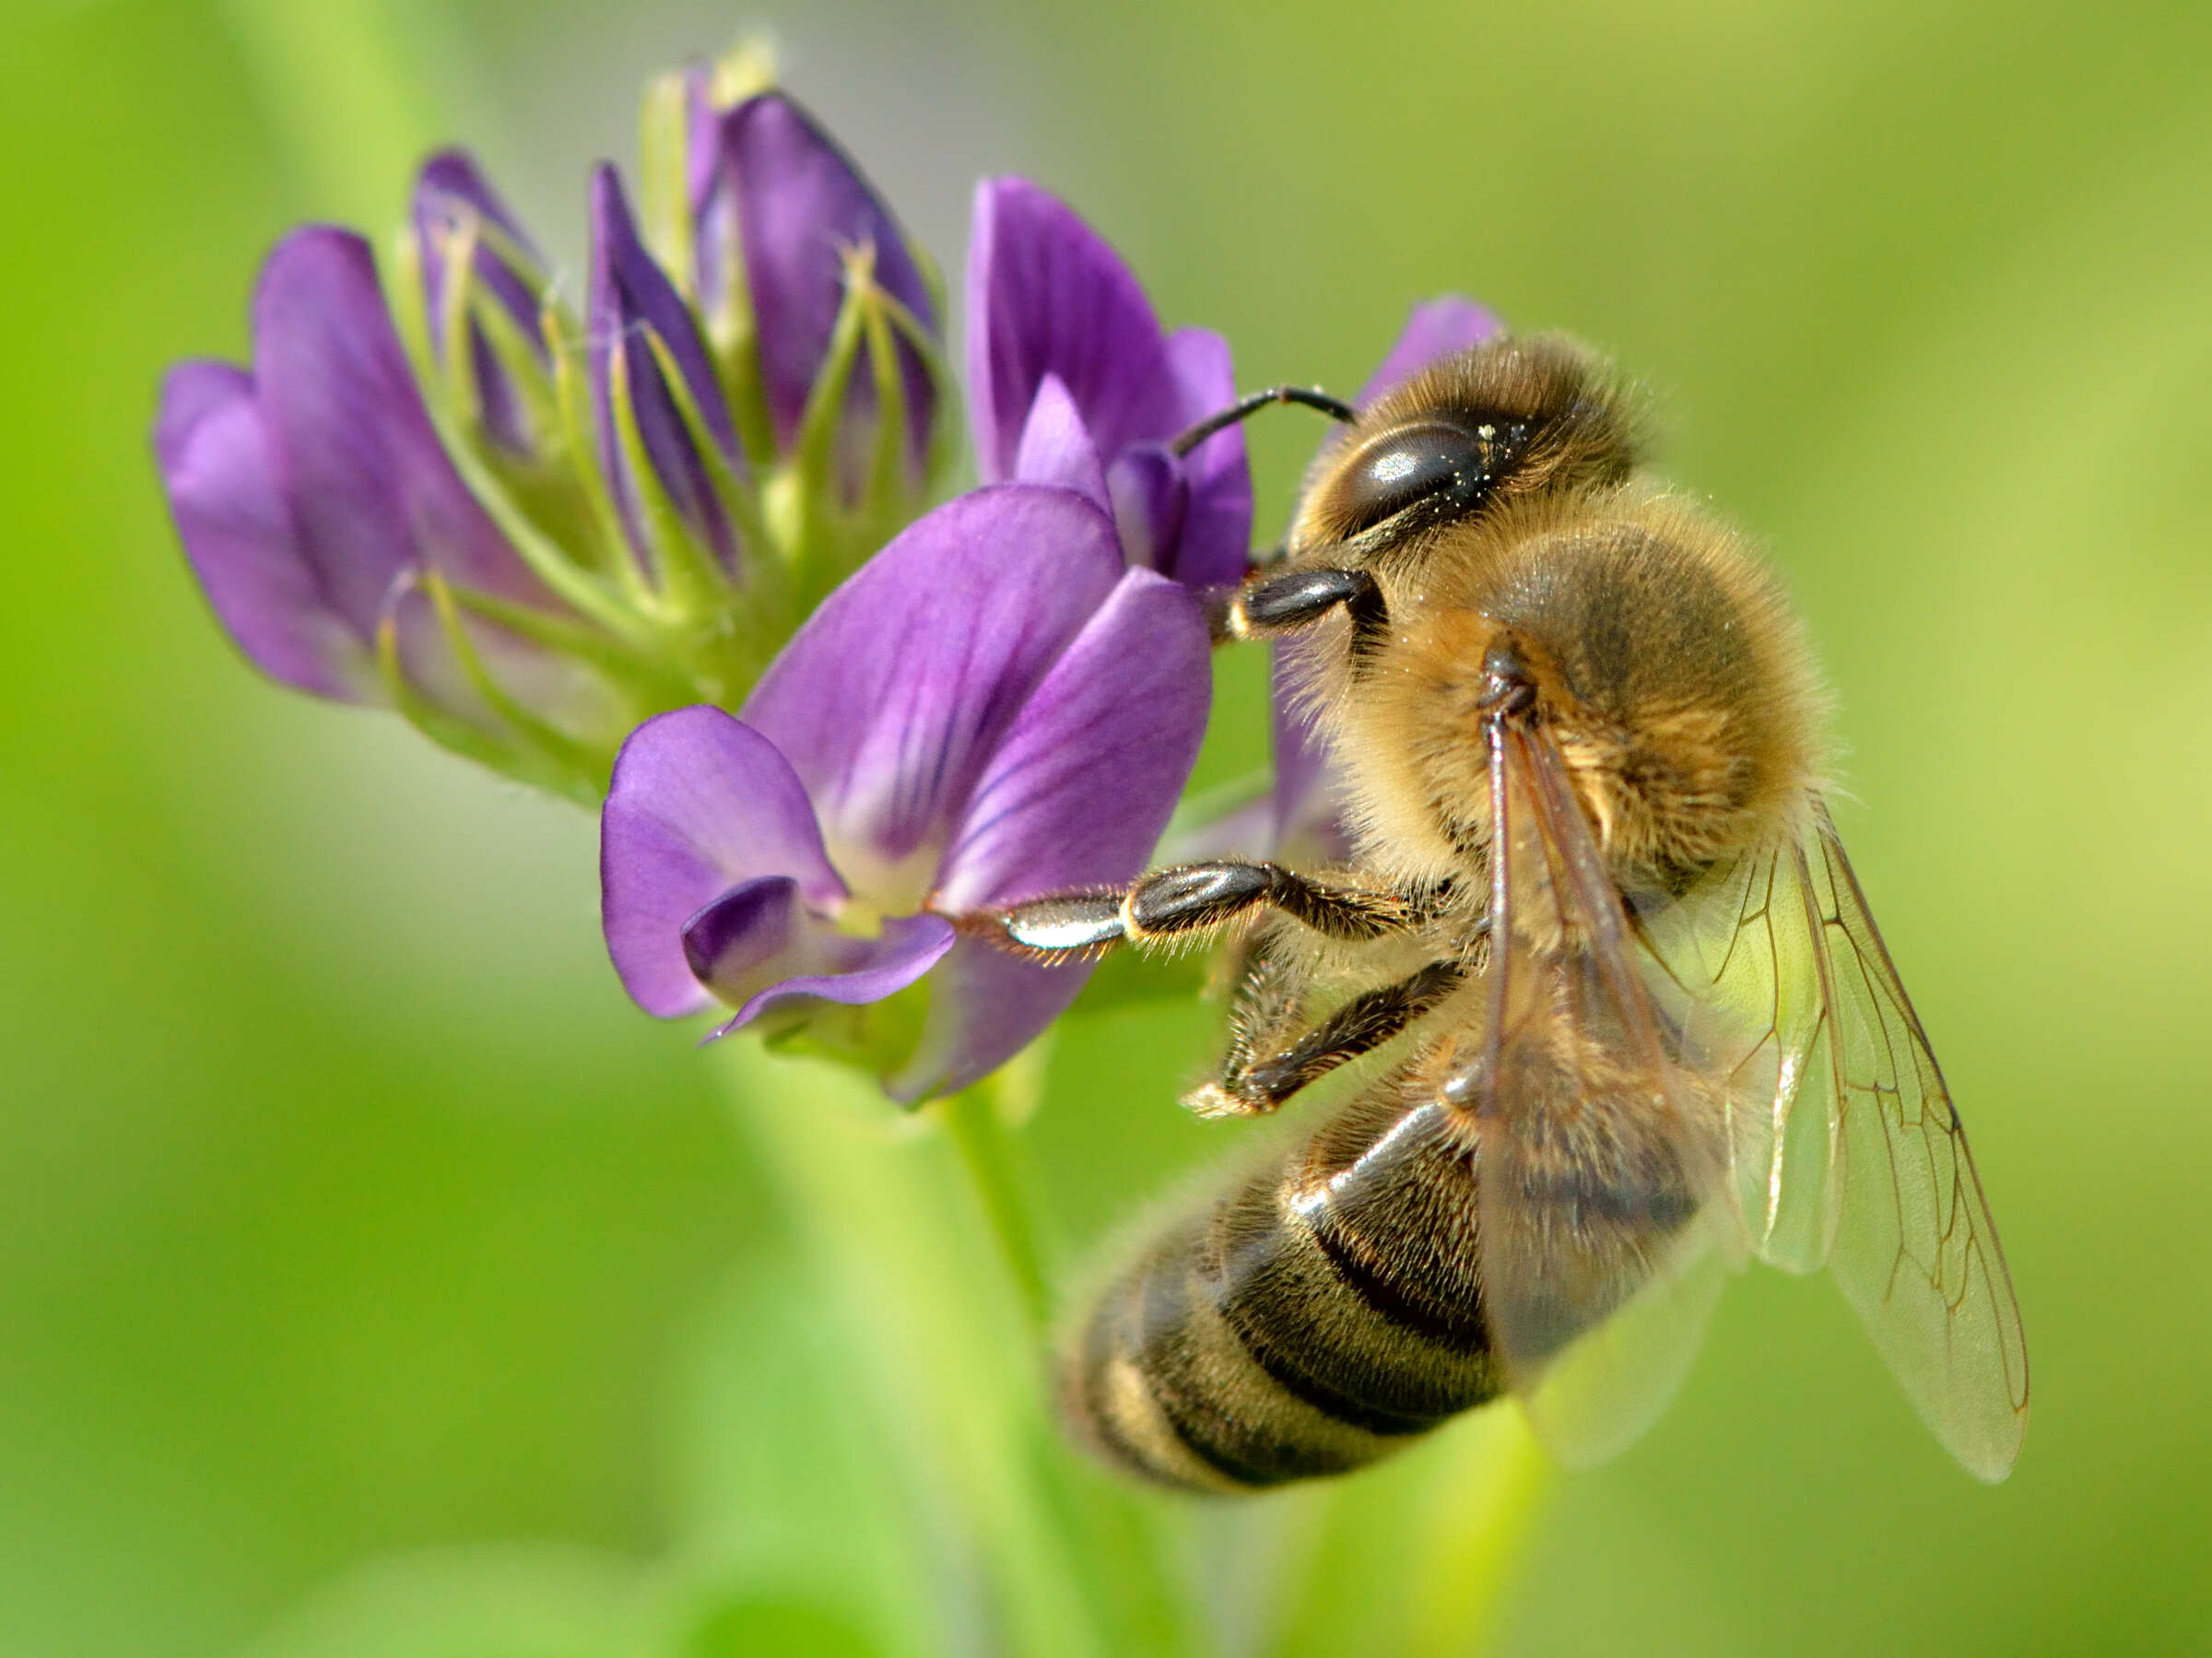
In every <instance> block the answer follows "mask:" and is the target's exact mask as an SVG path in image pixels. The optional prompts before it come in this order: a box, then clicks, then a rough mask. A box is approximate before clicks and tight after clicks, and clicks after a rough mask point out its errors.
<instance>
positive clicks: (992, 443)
mask: <svg viewBox="0 0 2212 1658" xmlns="http://www.w3.org/2000/svg"><path fill="white" fill-rule="evenodd" d="M967 320H968V347H967V351H968V362H967V380H968V406H969V413H970V417H971V421H972V423H973V425H974V429H975V434H974V435H975V452H976V466H977V469H978V471H980V472H981V474H982V476H983V478H984V480H985V481H986V482H994V481H997V480H999V479H1016V480H1018V481H1021V482H1024V483H1052V484H1061V485H1065V486H1066V487H1068V488H1074V489H1078V490H1080V491H1082V492H1083V493H1084V494H1086V495H1088V496H1089V497H1090V498H1091V499H1092V500H1096V501H1098V502H1099V504H1100V506H1102V507H1103V508H1105V509H1106V511H1108V512H1111V513H1112V515H1113V520H1114V524H1115V527H1116V529H1117V531H1118V533H1119V535H1120V536H1121V541H1122V547H1123V549H1124V554H1125V555H1126V557H1127V559H1128V560H1129V562H1130V564H1131V565H1132V566H1136V567H1141V568H1144V569H1147V570H1159V572H1160V573H1161V574H1163V575H1167V576H1171V577H1173V578H1174V579H1175V580H1176V581H1178V582H1183V583H1184V584H1186V585H1188V586H1193V587H1208V586H1222V585H1228V584H1230V583H1233V582H1239V581H1241V580H1242V579H1243V576H1244V571H1245V569H1246V568H1247V565H1248V562H1249V560H1250V557H1251V550H1252V475H1251V472H1250V470H1249V469H1248V467H1247V465H1246V463H1245V454H1244V435H1243V433H1242V432H1241V430H1239V429H1236V428H1234V427H1231V428H1230V429H1226V430H1224V431H1220V432H1217V433H1215V434H1214V435H1213V436H1212V437H1210V438H1208V439H1206V441H1204V442H1203V443H1200V444H1199V445H1198V446H1197V447H1196V448H1195V449H1194V450H1193V451H1192V452H1191V453H1189V454H1187V455H1178V454H1176V453H1174V451H1173V449H1172V447H1171V444H1172V441H1173V440H1174V439H1175V438H1176V437H1177V436H1178V435H1179V434H1180V433H1182V432H1183V431H1185V430H1187V429H1190V428H1191V427H1193V426H1195V425H1196V424H1197V423H1198V422H1199V421H1201V420H1203V419H1205V418H1206V417H1207V416H1209V415H1214V414H1218V412H1220V411H1221V410H1222V409H1225V408H1227V407H1228V406H1230V404H1232V403H1234V402H1235V401H1236V398H1237V387H1236V379H1235V375H1234V373H1233V371H1232V370H1231V368H1230V351H1229V343H1228V341H1226V340H1224V339H1223V338H1222V337H1221V336H1220V335H1218V334H1215V333H1213V332H1211V331H1210V330H1207V329H1203V328H1183V329H1179V330H1177V331H1176V332H1175V333H1173V334H1170V333H1167V332H1166V331H1165V330H1163V329H1162V328H1161V327H1160V325H1159V318H1158V317H1157V316H1156V315H1155V314H1154V312H1153V310H1152V304H1151V301H1150V300H1147V298H1146V297H1145V290H1144V288H1143V287H1142V286H1141V285H1140V284H1139V283H1138V282H1137V279H1136V277H1135V275H1134V274H1133V273H1132V272H1131V271H1130V269H1129V267H1128V266H1127V265H1124V264H1123V263H1122V259H1121V256H1120V255H1119V254H1118V253H1115V252H1114V251H1113V249H1112V246H1111V245H1109V244H1108V242H1107V241H1106V240H1105V238H1103V237H1102V236H1100V234H1099V233H1098V232H1097V231H1096V230H1094V229H1091V228H1090V226H1088V224H1086V223H1084V221H1083V220H1082V219H1081V218H1079V217H1078V216H1077V214H1076V212H1075V210H1074V209H1073V208H1071V207H1069V206H1067V205H1066V204H1065V202H1062V201H1060V200H1059V199H1058V198H1057V197H1055V196H1053V195H1052V194H1048V193H1047V192H1045V191H1044V190H1041V189H1040V188H1039V187H1038V186H1037V185H1035V184H1032V183H1030V182H1028V181H1027V180H1025V179H1011V178H1006V179H986V180H984V181H983V182H982V183H981V184H979V185H978V186H977V187H976V193H975V217H974V220H973V223H972V227H971V231H970V237H969V244H968V305H967Z"/></svg>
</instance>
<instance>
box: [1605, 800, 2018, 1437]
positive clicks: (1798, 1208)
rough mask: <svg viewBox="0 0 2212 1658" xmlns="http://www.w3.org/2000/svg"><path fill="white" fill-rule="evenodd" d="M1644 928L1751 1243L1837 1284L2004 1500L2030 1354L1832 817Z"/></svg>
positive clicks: (1927, 1416)
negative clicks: (1720, 1102) (1710, 1098)
mask: <svg viewBox="0 0 2212 1658" xmlns="http://www.w3.org/2000/svg"><path fill="white" fill-rule="evenodd" d="M1639 925H1640V927H1641V931H1642V933H1643V935H1644V937H1645V940H1646V942H1647V944H1648V945H1649V946H1650V947H1651V951H1652V954H1653V957H1655V958H1656V959H1657V961H1658V963H1659V964H1660V966H1661V967H1662V969H1663V972H1662V973H1660V974H1657V975H1654V981H1653V982H1654V988H1655V990H1656V991H1657V994H1658V995H1659V997H1660V1000H1661V1001H1662V1003H1663V1004H1664V1005H1665V1006H1666V1007H1667V1008H1668V1010H1669V1014H1670V1017H1674V1018H1676V1019H1677V1021H1678V1024H1679V1028H1680V1029H1681V1030H1682V1032H1683V1039H1682V1044H1681V1046H1682V1052H1683V1053H1684V1055H1685V1063H1686V1064H1689V1065H1690V1066H1692V1067H1693V1068H1695V1069H1697V1070H1698V1071H1699V1072H1700V1074H1703V1075H1706V1076H1712V1077H1714V1078H1715V1079H1716V1080H1718V1082H1719V1083H1720V1086H1721V1088H1722V1091H1723V1099H1724V1103H1725V1105H1726V1108H1727V1111H1726V1115H1727V1123H1728V1159H1729V1167H1730V1173H1731V1182H1732V1185H1733V1187H1734V1191H1735V1199H1736V1205H1737V1209H1738V1212H1739V1213H1740V1214H1741V1216H1742V1217H1743V1222H1744V1231H1745V1238H1746V1241H1747V1244H1748V1246H1749V1247H1750V1249H1751V1251H1752V1252H1753V1253H1755V1254H1757V1255H1758V1256H1759V1257H1760V1258H1761V1259H1762V1260H1766V1261H1771V1262H1772V1263H1774V1264H1777V1265H1780V1266H1785V1267H1789V1268H1791V1269H1792V1270H1794V1271H1798V1272H1809V1271H1811V1270H1813V1269H1815V1268H1817V1267H1819V1266H1821V1265H1824V1264H1825V1265H1827V1266H1829V1267H1830V1268H1831V1269H1832V1270H1833V1271H1834V1273H1835V1276H1836V1280H1837V1283H1838V1284H1839V1286H1840V1287H1841V1288H1842V1291H1843V1294H1844V1297H1845V1299H1848V1300H1849V1301H1850V1302H1851V1304H1852V1306H1853V1310H1855V1311H1857V1313H1858V1315H1859V1318H1860V1321H1861V1322H1862V1323H1864V1324H1865V1327H1866V1330H1867V1333H1868V1335H1871V1336H1872V1338H1873V1340H1874V1344H1875V1346H1876V1347H1877V1349H1878V1350H1879V1351H1880V1353H1881V1355H1882V1357H1883V1358H1884V1359H1885V1360H1886V1361H1887V1362H1888V1366H1889V1368H1890V1370H1892V1371H1893V1372H1895V1374H1896V1376H1897V1378H1898V1380H1899V1382H1900V1383H1901V1384H1902V1385H1903V1387H1904V1390H1905V1393H1906V1394H1907V1396H1908V1397H1909V1398H1911V1400H1912V1405H1913V1408H1914V1409H1916V1410H1917V1411H1918V1412H1919V1413H1920V1416H1921V1418H1922V1419H1923V1420H1924V1421H1925V1422H1926V1423H1927V1425H1928V1427H1929V1429H1930V1430H1931V1431H1933V1432H1934V1433H1935V1437H1936V1438H1937V1439H1938V1440H1942V1441H1943V1443H1944V1445H1945V1447H1946V1448H1947V1450H1949V1452H1951V1454H1952V1455H1954V1456H1956V1457H1957V1458H1958V1459H1959V1462H1960V1463H1961V1464H1964V1465H1965V1466H1966V1467H1967V1468H1968V1469H1969V1470H1970V1471H1971V1472H1972V1473H1973V1474H1975V1475H1977V1476H1980V1477H1981V1478H1983V1479H1990V1480H1994V1479H2002V1478H2003V1477H2004V1476H2005V1475H2006V1473H2007V1472H2008V1471H2009V1470H2010V1469H2011V1466H2012V1463H2013V1459H2014V1457H2015V1456H2016V1455H2018V1452H2019V1445H2020V1436H2021V1434H2022V1432H2023V1430H2024V1429H2025V1428H2026V1425H2027V1414H2028V1353H2027V1347H2026V1345H2025V1343H2024V1341H2023V1339H2022V1336H2021V1333H2020V1314H2019V1308H2018V1304H2017V1303H2016V1302H2015V1301H2014V1299H2013V1293H2012V1278H2011V1275H2010V1274H2009V1273H2008V1272H2007V1271H2006V1266H2005V1257H2004V1254H2003V1253H2002V1252H2001V1251H2000V1250H1999V1249H1998V1246H1997V1232H1996V1226H1995V1223H1994V1221H1993V1220H1992V1219H1991V1218H1990V1214H1989V1205H1988V1202H1987V1200H1986V1199H1984V1197H1983V1194H1982V1182H1981V1180H1980V1178H1979V1177H1978V1176H1977V1175H1976V1174H1975V1172H1974V1164H1973V1158H1972V1157H1971V1155H1970V1154H1969V1152H1968V1150H1967V1144H1966V1130H1965V1128H1964V1127H1963V1125H1961V1123H1959V1113H1958V1112H1957V1111H1955V1110H1954V1109H1953V1108H1952V1105H1951V1097H1950V1090H1949V1089H1948V1088H1946V1087H1945V1085H1944V1080H1943V1073H1942V1071H1941V1070H1940V1069H1939V1068H1938V1067H1937V1065H1936V1064H1935V1054H1934V1052H1932V1051H1931V1050H1930V1049H1929V1046H1928V1039H1927V1033H1926V1032H1925V1031H1924V1030H1923V1029H1921V1024H1920V1018H1919V1016H1918V1015H1916V1014H1915V1013H1914V1012H1913V1011H1912V1003H1911V1002H1910V1001H1909V1000H1907V998H1906V996H1905V991H1904V986H1903V985H1901V984H1900V983H1899V982H1898V977H1897V969H1896V967H1895V966H1894V965H1892V963H1891V962H1890V959H1889V952H1888V949H1887V948H1886V947H1884V946H1883V944H1882V937H1881V934H1880V933H1879V932H1878V931H1877V929H1876V927H1875V924H1874V918H1873V917H1872V916H1871V915H1869V914H1868V913H1867V910H1866V900H1865V894H1864V893H1862V892H1861V891H1860V889H1859V884H1858V879H1857V877H1856V876H1853V874H1852V869H1851V863H1850V860H1849V859H1847V858H1846V857H1845V856H1844V855H1843V847H1842V844H1841V841H1838V840H1837V838H1836V830H1835V826H1834V824H1833V823H1832V822H1831V821H1830V818H1829V816H1828V810H1827V808H1826V806H1825V805H1820V804H1819V803H1818V802H1816V803H1815V804H1814V806H1813V809H1812V812H1811V815H1810V821H1809V823H1808V826H1807V828H1806V830H1805V833H1804V835H1803V837H1802V839H1800V840H1797V841H1792V842H1789V843H1786V844H1782V845H1779V846H1776V847H1774V848H1771V849H1769V850H1766V851H1763V852H1761V853H1757V854H1755V855H1753V856H1749V857H1747V858H1744V859H1741V860H1739V861H1738V862H1737V864H1735V866H1734V867H1732V868H1729V869H1726V870H1723V871H1719V872H1716V874H1715V875H1714V876H1712V877H1711V878H1709V879H1708V881H1707V882H1706V883H1704V884H1703V885H1702V886H1700V888H1698V889H1697V890H1695V891H1693V892H1692V893H1690V894H1689V895H1688V897H1687V898H1685V899H1684V900H1679V901H1677V902H1675V903H1671V904H1668V903H1662V904H1659V905H1656V906H1654V907H1653V908H1652V909H1651V910H1649V911H1647V912H1646V913H1645V914H1644V915H1642V916H1641V918H1640V920H1639Z"/></svg>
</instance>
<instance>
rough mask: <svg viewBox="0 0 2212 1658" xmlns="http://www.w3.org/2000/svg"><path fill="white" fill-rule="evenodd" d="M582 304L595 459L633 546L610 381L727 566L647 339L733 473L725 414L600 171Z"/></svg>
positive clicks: (640, 532) (723, 523) (610, 182)
mask: <svg viewBox="0 0 2212 1658" xmlns="http://www.w3.org/2000/svg"><path fill="white" fill-rule="evenodd" d="M590 286H591V292H590V296H589V299H588V301H587V311H588V323H587V328H588V333H589V346H588V352H589V356H590V359H591V380H592V393H593V400H594V407H595V409H596V411H597V414H598V422H599V443H600V453H601V455H602V456H603V458H604V459H605V461H606V471H607V477H608V481H609V484H610V485H611V487H612V489H613V493H614V496H615V500H616V504H617V505H618V507H619V508H620V509H621V512H622V514H623V517H624V519H625V521H626V522H627V523H628V524H629V530H630V534H631V535H632V536H633V537H634V538H635V539H636V542H637V546H638V549H639V552H640V553H641V555H644V554H647V553H649V551H650V548H649V547H647V545H646V540H645V532H644V519H643V512H642V509H641V506H640V504H639V497H638V483H637V480H635V479H633V478H632V477H631V476H629V463H628V461H627V459H626V458H625V456H624V455H623V453H622V446H621V443H620V441H619V439H618V435H617V429H616V422H615V405H614V395H613V390H612V382H613V376H614V375H616V374H620V375H622V376H623V379H624V384H625V385H626V387H627V388H628V390H629V398H630V406H631V408H632V410H633V411H634V412H635V415H636V417H637V423H638V433H639V436H640V438H641V440H642V441H643V443H644V448H645V454H646V458H647V460H648V461H649V462H650V463H651V464H652V466H653V473H654V476H656V477H657V478H658V479H659V481H660V484H661V487H662V488H664V489H665V490H666V491H667V492H668V496H669V499H670V500H672V501H674V502H675V504H676V509H677V512H680V513H681V514H682V515H683V517H684V519H685V520H686V522H687V523H689V524H690V525H691V526H692V528H693V529H694V530H695V531H696V532H697V533H698V534H699V535H700V536H701V537H702V538H704V539H705V540H706V542H707V543H708V545H710V546H711V547H713V548H714V549H715V551H716V552H717V553H719V554H720V555H721V556H722V558H723V559H724V562H725V563H727V564H728V565H729V566H730V567H731V568H732V569H733V570H735V567H736V558H737V549H736V533H735V529H734V528H733V526H732V525H731V523H730V522H729V518H728V515H727V514H726V513H725V512H724V511H723V508H722V502H721V500H719V499H718V498H717V496H716V494H715V490H714V487H713V485H712V481H711V479H710V476H709V474H708V471H707V464H706V462H705V460H704V459H703V458H702V457H701V456H700V454H699V453H698V452H697V450H696V449H695V448H694V447H693V445H692V442H691V435H690V432H689V430H688V429H687V428H686V426H685V424H684V418H683V416H682V414H681V412H680V411H679V410H678V408H677V402H676V398H675V396H674V394H672V393H671V392H670V391H669V388H668V386H667V384H666V382H665V381H664V379H663V378H662V374H661V367H660V363H659V362H658V360H657V359H656V358H655V355H654V353H653V347H652V344H651V341H652V340H653V339H658V340H659V341H660V343H661V344H662V345H663V346H664V347H666V348H667V351H668V355H669V358H670V359H672V360H673V361H674V363H675V364H676V369H677V373H678V374H680V375H681V376H682V377H683V381H684V386H685V389H686V390H687V391H688V393H689V394H690V397H691V401H692V403H693V405H694V406H696V407H697V408H698V409H699V411H700V419H701V421H702V422H703V423H704V424H705V426H706V428H707V430H708V431H709V433H710V434H711V435H712V437H713V439H714V441H715V442H716V443H717V444H719V445H720V447H721V449H722V452H723V455H724V459H725V460H727V461H728V463H729V464H730V465H731V466H732V467H733V468H739V469H741V468H742V465H743V463H742V461H741V459H740V457H739V456H738V453H737V438H736V433H735V429H733V428H732V427H731V425H730V416H729V409H728V407H727V406H725V405H724V402H723V400H722V390H721V387H720V384H719V382H717V381H716V379H715V377H714V370H713V369H712V366H711V365H710V363H709V361H708V359H707V352H706V346H705V343H704V342H703V341H702V340H701V339H700V333H699V325H698V323H697V322H696V321H695V320H694V319H693V317H692V315H691V310H690V307H688V305H686V304H685V303H684V300H683V296H682V295H681V294H679V293H677V289H676V285H675V284H674V283H673V282H671V281H669V279H668V274H667V273H666V272H665V271H664V270H662V269H661V267H660V265H658V264H656V263H655V262H654V260H653V255H652V254H651V253H648V252H647V251H646V249H645V244H644V243H643V242H642V241H640V240H639V239H638V230H637V224H636V221H635V220H634V219H633V218H631V216H630V211H629V201H628V200H627V199H626V198H625V197H624V195H623V194H622V181H621V179H620V178H619V177H618V175H617V174H616V172H615V170H614V169H613V168H612V167H608V166H606V165H604V164H602V165H601V166H600V167H598V168H597V169H596V170H595V171H594V172H593V174H592V276H591V285H590Z"/></svg>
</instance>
